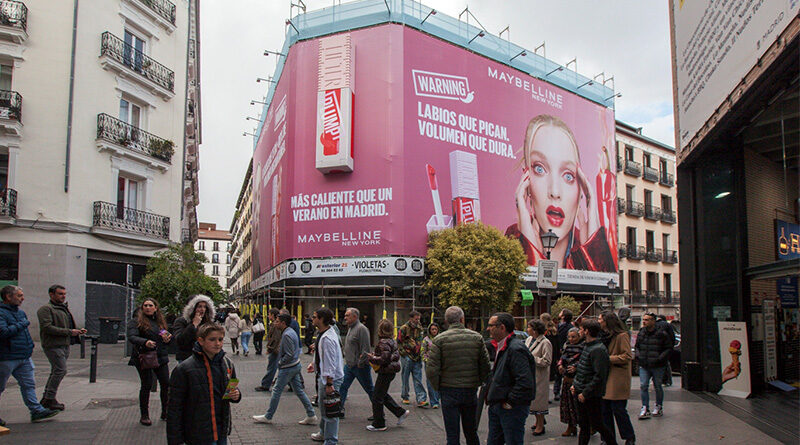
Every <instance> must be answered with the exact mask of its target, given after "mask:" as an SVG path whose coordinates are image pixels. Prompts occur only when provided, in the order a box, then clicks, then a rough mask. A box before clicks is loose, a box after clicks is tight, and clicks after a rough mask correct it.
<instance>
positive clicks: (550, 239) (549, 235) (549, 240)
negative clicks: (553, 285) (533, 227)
mask: <svg viewBox="0 0 800 445" xmlns="http://www.w3.org/2000/svg"><path fill="white" fill-rule="evenodd" d="M541 238H542V248H543V249H544V254H545V255H547V259H548V260H549V259H550V251H551V250H553V247H556V243H557V242H558V235H556V234H555V233H553V229H547V232H546V233H544V234H543V235H542V237H541ZM539 292H540V293H541V290H540V291H539ZM552 293H553V292H552V290H551V289H547V290H546V291H545V295H547V312H548V313H550V303H551V301H550V298H551V297H552Z"/></svg>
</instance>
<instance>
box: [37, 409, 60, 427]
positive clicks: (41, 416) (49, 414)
mask: <svg viewBox="0 0 800 445" xmlns="http://www.w3.org/2000/svg"><path fill="white" fill-rule="evenodd" d="M60 412H61V411H56V410H52V409H47V408H45V409H44V411H39V412H38V413H33V414H31V423H39V422H45V421H47V420H50V419H52V418H53V417H55V416H56V415H57V414H58V413H60Z"/></svg>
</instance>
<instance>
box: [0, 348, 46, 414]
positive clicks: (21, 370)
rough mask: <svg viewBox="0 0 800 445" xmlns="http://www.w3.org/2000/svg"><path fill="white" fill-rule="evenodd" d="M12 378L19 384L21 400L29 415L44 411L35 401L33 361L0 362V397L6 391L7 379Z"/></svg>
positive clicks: (25, 359) (27, 359) (26, 359)
mask: <svg viewBox="0 0 800 445" xmlns="http://www.w3.org/2000/svg"><path fill="white" fill-rule="evenodd" d="M12 375H13V376H14V378H15V379H17V383H19V391H20V392H21V393H22V400H23V401H24V402H25V406H27V407H28V410H30V412H31V414H34V413H39V412H42V411H44V407H43V406H42V405H41V404H39V401H38V400H36V382H35V381H34V380H33V359H32V358H30V357H28V358H23V359H19V360H2V361H0V395H2V394H3V390H5V389H6V383H8V377H9V376H12Z"/></svg>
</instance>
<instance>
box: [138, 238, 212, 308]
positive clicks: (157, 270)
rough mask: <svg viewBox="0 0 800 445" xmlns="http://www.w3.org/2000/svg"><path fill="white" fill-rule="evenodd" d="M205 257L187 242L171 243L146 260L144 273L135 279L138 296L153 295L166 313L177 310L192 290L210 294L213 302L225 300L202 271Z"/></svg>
mask: <svg viewBox="0 0 800 445" xmlns="http://www.w3.org/2000/svg"><path fill="white" fill-rule="evenodd" d="M203 261H205V257H204V255H203V254H201V253H197V252H195V251H194V246H192V245H191V244H172V245H170V246H169V248H167V250H164V251H161V252H158V253H156V254H155V255H154V256H153V257H152V258H150V259H149V260H148V261H147V274H146V275H145V276H144V277H143V278H142V281H141V282H140V283H139V287H140V288H141V291H142V293H141V296H140V298H141V299H144V298H153V299H155V300H156V301H158V304H159V305H160V306H161V308H162V310H163V311H165V312H166V313H173V314H176V315H177V314H180V311H181V310H183V306H184V305H185V304H186V302H187V301H189V298H190V297H191V296H192V295H195V294H204V295H208V296H209V297H211V299H212V300H214V303H215V304H219V303H222V302H224V301H225V294H224V292H223V290H222V287H221V286H220V285H219V283H218V282H217V280H215V279H214V278H211V277H209V276H208V275H206V274H205V273H204V272H203Z"/></svg>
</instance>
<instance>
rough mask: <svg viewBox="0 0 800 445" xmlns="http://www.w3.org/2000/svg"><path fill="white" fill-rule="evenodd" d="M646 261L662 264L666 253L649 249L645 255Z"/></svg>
mask: <svg viewBox="0 0 800 445" xmlns="http://www.w3.org/2000/svg"><path fill="white" fill-rule="evenodd" d="M644 259H645V260H647V261H651V262H654V263H657V262H660V261H662V260H663V259H664V252H663V251H662V250H661V249H649V250H647V252H646V253H645V256H644Z"/></svg>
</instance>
